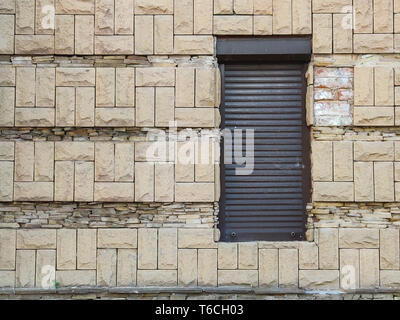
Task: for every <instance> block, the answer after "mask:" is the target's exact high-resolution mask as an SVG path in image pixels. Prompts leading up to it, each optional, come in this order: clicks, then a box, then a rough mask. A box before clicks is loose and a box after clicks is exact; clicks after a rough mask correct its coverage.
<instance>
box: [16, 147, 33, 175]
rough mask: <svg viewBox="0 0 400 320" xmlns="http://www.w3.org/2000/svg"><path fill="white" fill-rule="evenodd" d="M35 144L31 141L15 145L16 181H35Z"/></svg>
mask: <svg viewBox="0 0 400 320" xmlns="http://www.w3.org/2000/svg"><path fill="white" fill-rule="evenodd" d="M34 161H35V144H34V143H33V142H30V141H24V142H20V141H18V142H16V143H15V178H14V179H15V181H33V169H34Z"/></svg>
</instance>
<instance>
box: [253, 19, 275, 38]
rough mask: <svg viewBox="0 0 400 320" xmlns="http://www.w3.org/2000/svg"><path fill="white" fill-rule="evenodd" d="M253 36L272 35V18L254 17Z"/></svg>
mask: <svg viewBox="0 0 400 320" xmlns="http://www.w3.org/2000/svg"><path fill="white" fill-rule="evenodd" d="M254 35H272V16H254Z"/></svg>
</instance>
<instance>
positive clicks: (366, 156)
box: [354, 141, 394, 161]
mask: <svg viewBox="0 0 400 320" xmlns="http://www.w3.org/2000/svg"><path fill="white" fill-rule="evenodd" d="M354 160H356V161H393V160H394V143H393V142H392V141H376V142H375V141H355V142H354Z"/></svg>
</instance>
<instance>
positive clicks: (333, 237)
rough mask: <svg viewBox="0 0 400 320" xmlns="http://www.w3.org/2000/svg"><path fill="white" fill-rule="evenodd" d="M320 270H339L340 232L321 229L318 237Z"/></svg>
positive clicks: (331, 229)
mask: <svg viewBox="0 0 400 320" xmlns="http://www.w3.org/2000/svg"><path fill="white" fill-rule="evenodd" d="M318 249H319V268H320V269H338V260H339V250H338V230H337V229H333V228H322V229H319V235H318Z"/></svg>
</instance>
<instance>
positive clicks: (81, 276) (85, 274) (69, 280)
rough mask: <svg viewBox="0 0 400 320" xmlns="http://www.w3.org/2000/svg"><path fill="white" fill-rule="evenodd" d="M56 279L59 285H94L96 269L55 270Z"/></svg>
mask: <svg viewBox="0 0 400 320" xmlns="http://www.w3.org/2000/svg"><path fill="white" fill-rule="evenodd" d="M56 281H57V282H58V283H59V284H60V286H61V287H80V286H95V285H96V270H65V271H56Z"/></svg>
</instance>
